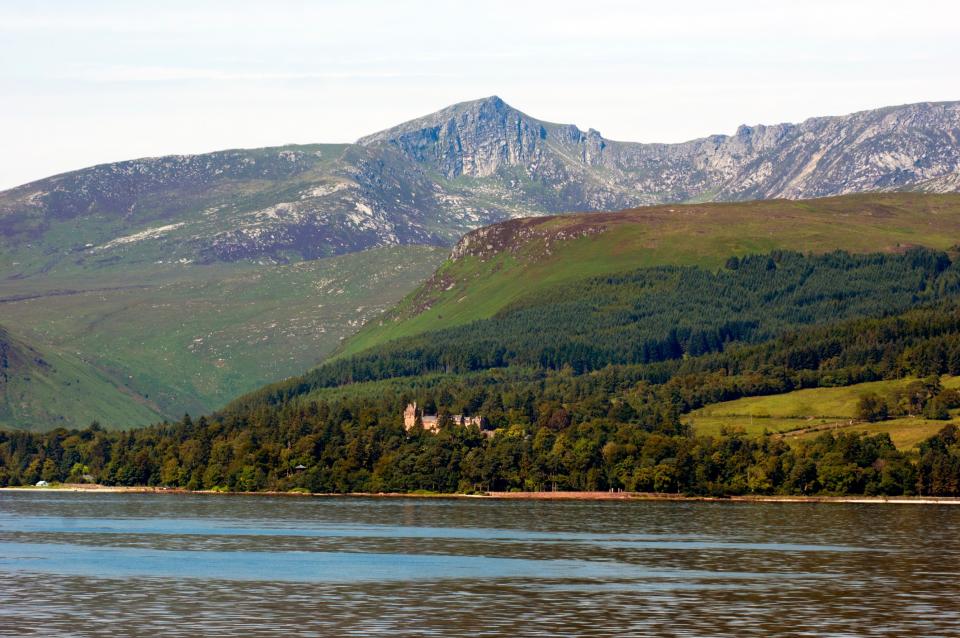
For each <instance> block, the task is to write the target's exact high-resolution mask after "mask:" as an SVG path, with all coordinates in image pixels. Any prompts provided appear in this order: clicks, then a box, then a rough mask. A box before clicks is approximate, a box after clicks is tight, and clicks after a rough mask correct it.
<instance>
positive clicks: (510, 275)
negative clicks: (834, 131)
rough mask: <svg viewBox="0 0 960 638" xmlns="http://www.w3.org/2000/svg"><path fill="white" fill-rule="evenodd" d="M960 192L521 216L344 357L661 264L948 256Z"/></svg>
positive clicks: (959, 233) (468, 245)
mask: <svg viewBox="0 0 960 638" xmlns="http://www.w3.org/2000/svg"><path fill="white" fill-rule="evenodd" d="M957 237H960V195H924V194H917V193H893V194H867V195H847V196H843V197H832V198H825V199H817V200H806V201H783V200H774V201H756V202H745V203H730V204H697V205H667V206H653V207H648V208H639V209H633V210H628V211H623V212H619V213H603V214H581V215H567V216H558V217H543V218H530V219H520V220H513V221H509V222H503V223H500V224H496V225H494V226H491V227H488V228H484V229H480V230H478V231H474V232H473V233H470V234H469V235H467V236H466V237H465V238H464V239H463V240H462V241H461V243H460V245H459V246H458V247H457V249H456V250H455V253H454V254H455V258H454V259H450V260H448V261H446V262H444V264H443V265H442V266H441V267H440V268H439V269H438V270H437V272H436V273H435V274H434V276H433V277H432V278H431V279H430V280H428V281H427V282H426V283H425V284H423V286H421V287H420V288H419V289H418V290H416V291H415V292H414V293H412V294H410V295H408V296H407V297H406V298H405V299H404V300H403V302H401V303H400V304H399V305H398V306H397V307H396V308H395V309H394V310H393V311H391V313H390V314H388V315H385V316H384V317H382V318H381V319H379V320H377V321H375V322H373V323H371V324H369V325H367V326H366V327H365V328H364V329H363V330H361V331H360V332H359V333H358V334H357V335H356V336H354V337H352V338H351V339H350V340H349V341H348V342H347V343H346V344H345V345H344V347H343V348H342V349H341V350H340V351H339V352H338V356H344V355H350V354H354V353H357V352H360V351H362V350H364V349H366V348H369V347H371V346H373V345H376V344H380V343H384V342H386V341H389V340H392V339H396V338H398V337H404V336H409V335H414V334H419V333H423V332H427V331H431V330H437V329H441V328H449V327H452V326H457V325H462V324H465V323H469V322H471V321H474V320H476V319H485V318H489V317H491V316H493V315H494V314H496V313H497V312H498V311H500V310H501V309H503V308H505V307H506V306H508V305H509V304H511V303H513V302H515V301H517V300H518V299H520V298H522V297H524V296H527V295H530V294H534V293H537V292H538V291H541V290H544V289H547V288H550V287H552V286H554V285H556V284H560V283H567V282H571V281H577V280H581V279H585V278H587V277H591V276H598V275H606V274H609V273H619V272H623V271H626V270H631V269H636V268H642V267H647V266H657V265H698V266H703V267H707V268H718V267H720V266H722V265H723V264H724V263H725V261H726V260H727V258H728V257H730V256H731V255H745V254H755V253H764V252H769V251H771V250H775V249H789V250H794V251H799V252H813V253H824V252H829V251H832V250H836V249H843V250H847V251H850V252H859V253H866V252H898V251H902V250H904V249H905V248H908V247H910V246H926V247H929V248H937V249H943V250H945V249H949V248H952V247H954V246H955V245H956V244H957Z"/></svg>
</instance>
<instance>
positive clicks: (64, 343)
mask: <svg viewBox="0 0 960 638" xmlns="http://www.w3.org/2000/svg"><path fill="white" fill-rule="evenodd" d="M446 253H447V251H446V250H444V249H438V248H431V247H423V246H407V247H397V248H385V249H377V250H371V251H367V252H362V253H355V254H350V255H344V256H339V257H333V258H328V259H320V260H314V261H302V262H298V263H295V264H291V265H259V264H252V263H248V262H237V263H232V264H213V265H209V266H198V265H192V264H164V265H156V264H155V265H149V266H144V267H140V268H135V267H128V268H106V269H100V270H91V271H81V272H76V273H73V272H69V273H52V274H48V275H46V276H43V277H39V276H38V277H30V278H21V279H7V280H5V281H4V282H3V288H2V296H0V316H2V321H3V322H4V323H5V324H7V325H10V326H19V327H20V328H19V331H20V332H21V333H22V336H23V338H24V339H26V340H27V341H29V342H30V343H31V344H34V345H36V346H38V347H41V348H42V349H43V351H44V352H45V353H48V352H49V353H55V352H61V353H64V355H69V359H68V360H69V361H70V362H72V363H70V364H69V365H68V364H67V363H66V360H65V361H61V362H60V363H58V364H57V366H56V369H57V370H65V369H67V368H68V367H69V368H71V369H72V370H73V369H74V368H75V370H74V372H76V373H77V374H79V373H80V372H83V373H84V374H85V375H91V376H92V377H95V378H96V379H98V380H99V382H98V383H93V382H89V383H86V384H84V387H85V391H84V395H83V396H82V397H72V399H73V400H71V396H70V395H69V394H60V395H58V394H57V392H56V391H54V390H52V389H51V388H54V387H59V386H56V384H53V385H50V384H47V385H41V384H38V382H37V379H39V378H40V377H38V376H37V375H34V382H33V383H32V384H27V385H21V386H18V387H19V389H18V390H17V392H16V393H15V395H16V397H17V399H16V400H17V401H18V402H19V404H20V405H21V407H20V408H17V409H13V408H12V403H11V401H13V395H11V394H10V393H9V392H8V394H7V405H6V406H5V407H4V406H3V405H0V410H4V409H7V410H8V411H9V414H10V416H9V417H8V419H6V420H5V421H4V422H3V423H4V425H7V426H16V427H29V428H36V429H45V428H50V427H55V426H57V425H60V424H64V423H68V424H72V425H85V424H86V422H88V421H89V420H90V419H93V418H96V419H99V420H100V421H101V422H103V423H104V425H105V426H106V427H121V426H122V427H129V426H136V425H143V424H146V423H149V422H152V421H156V420H157V419H158V418H159V417H160V416H161V415H162V416H166V417H171V418H172V417H179V416H181V415H182V414H183V413H184V412H190V413H191V414H198V413H204V412H209V411H211V410H213V409H216V408H218V407H220V406H221V405H223V404H224V403H226V402H227V401H228V400H230V399H231V398H233V397H235V396H237V395H238V394H241V393H243V392H248V391H250V390H252V389H254V388H257V387H259V386H261V385H263V384H265V383H270V382H272V381H275V380H276V379H280V378H284V377H287V376H290V375H293V374H299V373H302V372H303V371H305V370H307V369H309V368H310V367H312V366H314V365H316V364H317V363H318V362H319V361H320V360H321V359H322V358H323V357H324V356H325V355H326V354H328V353H330V352H332V351H333V350H334V349H335V348H336V347H337V346H338V345H339V343H340V340H341V339H343V338H344V337H346V336H348V335H349V334H351V333H352V332H354V331H355V330H357V329H358V328H359V326H360V325H362V323H363V322H364V321H365V320H368V319H370V318H371V317H374V316H376V315H377V314H378V313H380V312H382V311H384V310H385V309H387V308H389V307H390V306H391V305H393V304H394V303H396V301H398V300H399V299H400V297H401V296H402V295H403V294H404V292H406V291H408V290H410V289H411V288H413V287H414V286H415V285H416V284H417V283H418V282H420V281H422V280H423V279H424V278H426V277H427V276H429V274H430V272H432V271H433V269H434V268H435V267H436V265H437V263H439V261H440V260H442V259H443V256H444V255H446ZM51 356H52V355H51ZM74 372H72V373H71V374H73V373H74ZM81 376H83V375H81ZM51 383H52V382H51ZM48 390H49V391H48ZM54 395H56V400H51V397H52V396H54ZM81 399H82V400H81ZM106 404H109V405H111V406H113V407H112V408H110V409H107V408H104V409H100V408H99V407H98V406H101V405H106ZM144 405H147V406H151V408H150V409H144V407H143V406H144ZM64 419H66V421H64Z"/></svg>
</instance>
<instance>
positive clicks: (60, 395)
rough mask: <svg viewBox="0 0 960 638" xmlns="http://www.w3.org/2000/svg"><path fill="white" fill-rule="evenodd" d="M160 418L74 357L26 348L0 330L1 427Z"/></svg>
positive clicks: (151, 408) (153, 408)
mask: <svg viewBox="0 0 960 638" xmlns="http://www.w3.org/2000/svg"><path fill="white" fill-rule="evenodd" d="M160 416H161V413H160V410H159V408H158V407H157V406H156V404H154V403H152V402H151V401H149V400H148V399H145V398H143V397H140V396H137V395H136V393H134V392H132V391H130V390H129V389H128V388H127V387H125V386H124V385H123V384H121V383H118V382H117V379H114V378H111V377H109V376H108V375H106V374H103V373H102V372H101V371H100V370H98V369H97V368H95V367H93V366H90V365H87V363H86V362H85V361H83V360H82V359H81V358H80V357H78V356H76V355H75V354H73V353H71V352H68V351H65V350H62V349H58V348H54V347H50V346H38V345H36V344H31V343H29V342H28V341H26V340H24V339H23V338H21V337H20V336H18V335H13V334H11V333H10V331H9V330H7V329H5V328H0V427H4V428H11V427H16V428H23V429H28V430H45V429H51V428H54V427H68V428H69V427H78V426H85V425H87V424H89V423H90V422H91V421H95V420H99V421H101V422H110V423H118V424H119V423H131V422H132V423H149V422H151V421H157V420H158V419H159V418H160Z"/></svg>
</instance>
